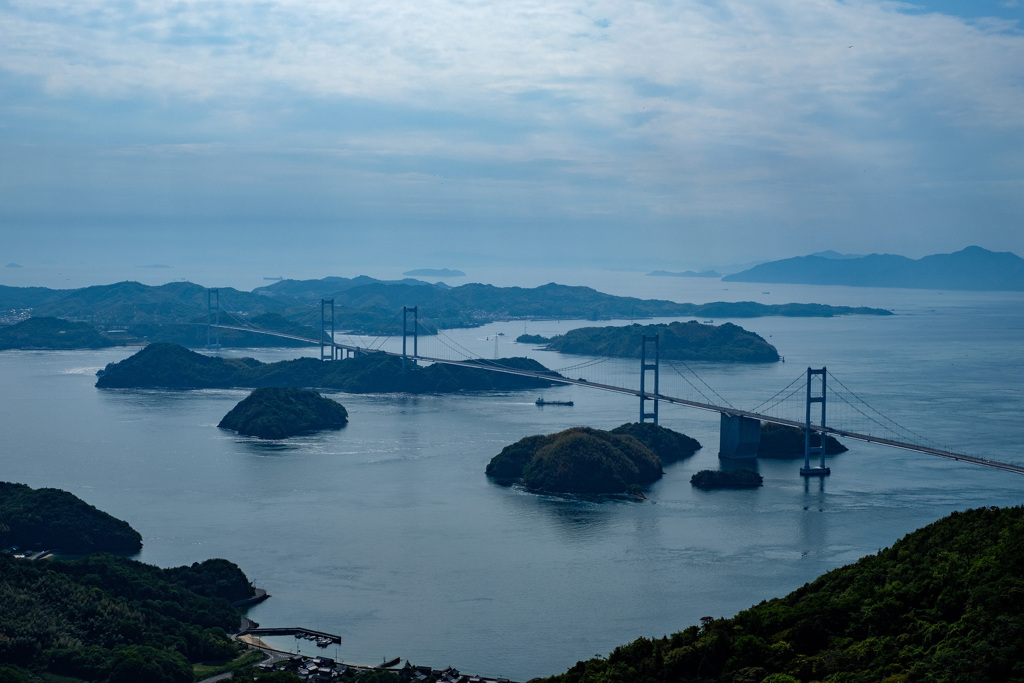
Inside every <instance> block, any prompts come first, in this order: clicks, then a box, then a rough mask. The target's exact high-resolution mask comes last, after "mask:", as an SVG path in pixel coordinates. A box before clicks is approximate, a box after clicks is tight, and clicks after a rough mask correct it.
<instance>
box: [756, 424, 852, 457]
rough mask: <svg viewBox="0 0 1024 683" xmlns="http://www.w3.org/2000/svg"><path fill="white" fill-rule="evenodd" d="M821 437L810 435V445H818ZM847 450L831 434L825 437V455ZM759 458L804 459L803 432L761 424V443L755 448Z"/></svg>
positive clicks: (782, 426) (797, 428) (797, 429)
mask: <svg viewBox="0 0 1024 683" xmlns="http://www.w3.org/2000/svg"><path fill="white" fill-rule="evenodd" d="M820 439H821V435H820V434H812V435H811V445H812V446H817V445H819V443H820ZM847 450H849V449H848V448H847V447H846V446H844V445H843V444H841V443H840V442H839V440H838V439H836V437H834V436H832V435H831V434H829V435H826V436H825V454H826V455H836V454H837V453H844V452H846V451H847ZM757 457H759V458H780V459H785V458H802V457H804V430H802V429H800V428H799V427H788V426H786V425H777V424H772V423H771V422H762V423H761V442H760V443H759V444H758V447H757Z"/></svg>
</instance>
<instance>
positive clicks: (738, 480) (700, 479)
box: [690, 469, 764, 490]
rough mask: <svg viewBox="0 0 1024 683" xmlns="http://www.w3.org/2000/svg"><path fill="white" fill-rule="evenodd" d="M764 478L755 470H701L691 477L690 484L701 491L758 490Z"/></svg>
mask: <svg viewBox="0 0 1024 683" xmlns="http://www.w3.org/2000/svg"><path fill="white" fill-rule="evenodd" d="M763 482H764V477H762V476H761V475H760V474H758V473H757V472H755V471H754V470H747V469H737V470H701V471H700V472H697V473H695V474H694V475H693V476H692V477H690V483H691V484H693V485H694V486H696V487H697V488H699V489H707V490H710V489H756V488H757V487H758V486H761V484H762V483H763Z"/></svg>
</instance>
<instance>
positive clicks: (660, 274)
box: [647, 270, 722, 277]
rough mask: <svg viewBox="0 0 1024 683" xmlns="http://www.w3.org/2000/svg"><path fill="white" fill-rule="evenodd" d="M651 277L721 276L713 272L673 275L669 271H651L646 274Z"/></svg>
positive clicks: (688, 271)
mask: <svg viewBox="0 0 1024 683" xmlns="http://www.w3.org/2000/svg"><path fill="white" fill-rule="evenodd" d="M647 275H648V276H651V277H722V274H721V273H719V272H717V271H714V270H702V271H700V272H699V273H698V272H695V271H692V270H684V271H683V272H681V273H674V272H672V271H670V270H653V271H651V272H650V273H647Z"/></svg>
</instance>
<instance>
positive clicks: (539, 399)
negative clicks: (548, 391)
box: [536, 398, 573, 406]
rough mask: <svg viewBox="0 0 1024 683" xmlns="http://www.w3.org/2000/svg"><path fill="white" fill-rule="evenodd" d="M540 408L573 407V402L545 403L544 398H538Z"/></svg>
mask: <svg viewBox="0 0 1024 683" xmlns="http://www.w3.org/2000/svg"><path fill="white" fill-rule="evenodd" d="M536 403H537V405H539V406H571V405H573V403H572V401H545V400H544V399H543V398H538V399H537V401H536Z"/></svg>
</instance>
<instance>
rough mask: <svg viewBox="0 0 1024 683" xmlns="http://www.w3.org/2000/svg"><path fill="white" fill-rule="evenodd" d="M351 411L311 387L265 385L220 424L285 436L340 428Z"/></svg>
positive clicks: (272, 436)
mask: <svg viewBox="0 0 1024 683" xmlns="http://www.w3.org/2000/svg"><path fill="white" fill-rule="evenodd" d="M347 423H348V412H347V411H346V410H345V408H344V407H343V406H342V405H341V404H340V403H338V402H337V401H332V400H331V399H329V398H324V397H323V396H321V395H320V394H319V393H317V392H315V391H312V390H310V389H299V388H297V387H264V388H261V389H256V390H255V391H253V392H252V393H251V394H249V395H248V396H246V397H245V398H244V399H242V400H241V401H239V403H238V405H236V406H235V407H234V408H232V409H231V410H230V411H229V412H228V414H227V415H225V416H224V419H222V420H221V421H220V424H218V425H217V426H218V427H220V428H222V429H233V430H234V431H236V432H238V433H239V434H244V435H246V436H256V437H259V438H261V439H284V438H286V437H289V436H295V435H297V434H305V433H307V432H312V431H317V430H320V429H340V428H341V427H344V426H345V425H346V424H347Z"/></svg>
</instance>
